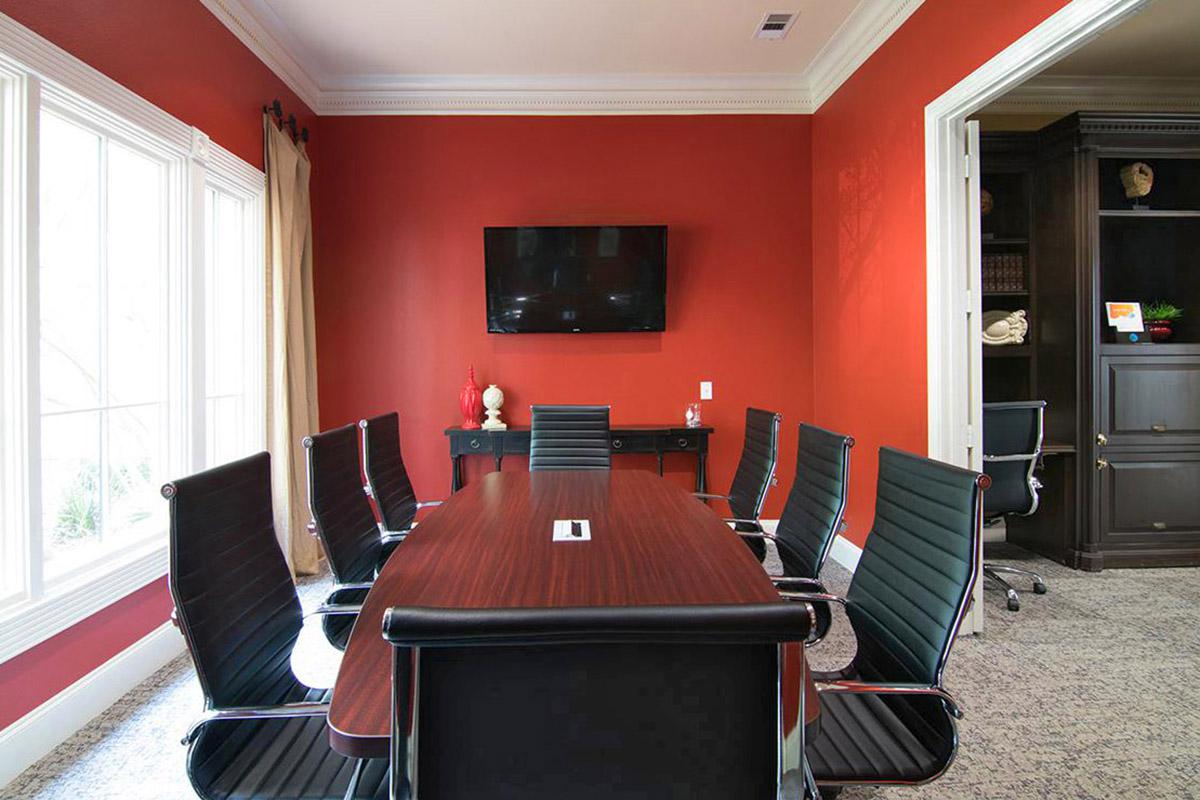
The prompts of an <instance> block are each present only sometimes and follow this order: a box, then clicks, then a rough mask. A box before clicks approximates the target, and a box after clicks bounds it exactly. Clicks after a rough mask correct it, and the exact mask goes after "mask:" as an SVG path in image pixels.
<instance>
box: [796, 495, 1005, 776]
mask: <svg viewBox="0 0 1200 800" xmlns="http://www.w3.org/2000/svg"><path fill="white" fill-rule="evenodd" d="M991 483H992V480H991V478H990V477H988V476H987V475H983V474H981V475H980V476H979V477H978V478H977V479H976V485H977V486H978V487H979V489H980V490H985V489H987V488H988V487H989V486H991ZM975 506H976V507H975V523H974V526H973V527H974V531H973V532H972V536H971V540H972V544H971V572H970V577H969V578H968V581H967V588H966V591H965V592H963V596H962V600H961V601H960V602H959V605H958V608H957V610H956V611H955V615H954V623H953V625H952V626H951V630H950V635H949V636H948V637H947V639H946V644H945V646H944V647H943V648H942V652H941V656H940V658H939V662H938V667H937V670H936V672H935V675H934V678H935V679H934V682H933V683H932V684H929V685H924V684H918V683H872V682H866V681H856V680H847V679H846V677H845V676H846V674H847V672H848V671H849V670H850V668H851V667H852V665H853V661H851V663H849V664H847V665H846V666H844V667H842V668H841V669H838V670H833V671H830V672H813V673H812V678H813V683H814V684H815V686H816V689H817V694H818V695H820V694H822V693H824V692H834V693H849V694H875V695H885V696H886V695H892V696H895V695H928V696H932V697H936V698H938V699H940V700H941V701H942V704H943V705H944V706H945V708H946V712H947V713H948V714H949V715H950V718H951V723H950V724H951V728H952V730H953V732H954V736H953V743H952V750H951V756H950V758H949V759H948V760H947V762H946V764H945V766H943V767H942V769H941V770H940V771H939V772H938V773H937V774H935V775H931V776H930V777H928V778H925V779H924V780H919V781H871V782H869V784H868V783H867V782H859V781H827V782H825V784H826V785H828V786H837V787H842V786H860V785H864V784H867V785H872V786H877V785H903V786H921V785H924V784H926V783H931V782H933V781H935V780H937V779H938V778H940V777H941V776H942V775H945V774H946V770H948V769H950V767H951V766H952V765H953V764H954V759H955V758H956V756H957V754H958V741H959V739H958V726H957V725H956V724H955V722H954V721H955V720H961V719H962V718H963V712H962V709H961V708H960V707H959V705H958V702H957V701H956V700H955V699H954V696H953V695H952V694H950V692H949V690H948V689H946V687H945V685H944V684H943V677H944V675H945V670H946V662H947V661H948V660H949V658H950V649H951V647H952V646H953V645H954V641H955V639H957V638H958V634H959V631H960V629H961V628H962V623H963V620H964V619H965V618H966V615H967V609H968V608H970V606H971V595H972V593H973V591H974V588H975V583H976V581H977V580H979V577H980V575H979V573H980V570H979V564H980V555H981V554H982V551H983V536H982V532H983V491H980V492H979V493H978V494H977V495H976V500H975ZM780 596H781V597H783V598H784V599H785V600H789V601H800V602H805V603H808V604H810V606H812V605H813V604H816V603H836V604H838V605H840V606H842V608H843V609H844V608H845V607H846V598H844V597H842V596H840V595H836V594H832V593H830V592H821V593H815V592H788V591H781V592H780ZM806 763H807V762H806Z"/></svg>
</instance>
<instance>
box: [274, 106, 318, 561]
mask: <svg viewBox="0 0 1200 800" xmlns="http://www.w3.org/2000/svg"><path fill="white" fill-rule="evenodd" d="M263 138H264V141H265V147H266V152H265V161H266V173H267V199H266V211H267V236H266V246H267V278H266V284H267V285H266V304H267V308H266V317H267V324H266V329H267V437H268V438H267V442H268V448H269V449H270V451H271V470H272V475H271V482H272V490H273V492H274V498H273V501H274V505H275V531H276V535H278V536H279V540H280V546H281V547H282V548H283V552H284V553H285V554H286V555H287V560H288V564H289V565H290V566H291V568H292V572H293V573H294V574H296V575H311V574H313V573H315V572H316V571H317V566H318V561H319V559H320V549H319V548H318V545H317V541H316V539H314V538H313V537H312V536H310V535H309V534H308V530H307V526H308V522H309V512H308V503H307V486H306V483H307V477H306V470H305V463H304V448H303V447H301V446H300V440H301V439H302V438H303V437H304V436H307V435H308V434H310V433H314V432H316V431H317V426H318V424H319V423H318V418H317V340H316V325H315V318H314V307H313V253H312V208H311V205H310V201H309V186H308V183H309V176H310V174H311V172H312V167H311V164H310V163H309V160H308V154H307V153H306V152H305V149H304V144H303V143H297V142H293V141H292V138H291V136H289V135H288V134H287V133H286V132H284V131H281V130H279V128H277V127H276V126H275V124H274V122H273V121H272V120H271V117H270V116H269V115H267V114H264V115H263Z"/></svg>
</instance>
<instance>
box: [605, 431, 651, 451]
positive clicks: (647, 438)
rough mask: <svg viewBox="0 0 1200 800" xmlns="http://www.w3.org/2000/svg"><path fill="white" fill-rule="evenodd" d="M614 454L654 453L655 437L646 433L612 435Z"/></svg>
mask: <svg viewBox="0 0 1200 800" xmlns="http://www.w3.org/2000/svg"><path fill="white" fill-rule="evenodd" d="M612 450H613V452H614V453H654V452H656V448H655V446H654V436H653V435H650V434H644V433H627V434H622V433H616V432H614V433H613V435H612Z"/></svg>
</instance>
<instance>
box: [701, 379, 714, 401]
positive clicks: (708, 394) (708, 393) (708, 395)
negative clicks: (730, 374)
mask: <svg viewBox="0 0 1200 800" xmlns="http://www.w3.org/2000/svg"><path fill="white" fill-rule="evenodd" d="M700 399H701V400H712V381H700Z"/></svg>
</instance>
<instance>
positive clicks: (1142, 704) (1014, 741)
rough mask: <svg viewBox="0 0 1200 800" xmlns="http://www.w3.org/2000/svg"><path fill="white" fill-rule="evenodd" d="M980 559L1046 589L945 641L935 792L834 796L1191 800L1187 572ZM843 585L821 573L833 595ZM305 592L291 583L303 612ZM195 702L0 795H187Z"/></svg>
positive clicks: (1195, 740) (1196, 644)
mask: <svg viewBox="0 0 1200 800" xmlns="http://www.w3.org/2000/svg"><path fill="white" fill-rule="evenodd" d="M989 553H992V554H994V555H1002V556H1003V557H998V558H997V559H996V560H999V561H1002V562H1007V563H1013V564H1018V565H1019V564H1021V563H1024V562H1029V563H1032V564H1034V565H1035V567H1036V568H1037V569H1039V570H1041V571H1042V572H1043V574H1044V576H1045V578H1046V580H1047V582H1048V583H1049V585H1050V593H1049V594H1047V595H1044V596H1036V595H1034V594H1033V593H1032V592H1026V593H1023V594H1022V600H1023V606H1022V609H1021V611H1020V612H1018V613H1015V614H1014V613H1011V612H1009V611H1006V610H1005V608H1004V597H1003V595H1002V594H1000V593H999V592H997V591H988V592H986V602H987V617H986V633H985V634H984V635H983V636H980V637H966V638H964V639H962V640H960V641H959V642H958V643H957V644H956V645H955V647H954V651H953V653H952V654H951V657H950V665H949V667H948V669H947V672H946V680H947V684H948V686H949V687H950V689H951V691H953V692H954V693H955V695H956V696H957V697H958V699H959V700H960V702H961V705H962V706H963V709H964V711H965V713H966V718H965V719H964V720H963V722H962V724H961V727H960V729H959V732H960V740H961V746H960V750H959V756H958V760H957V761H956V762H955V764H954V765H953V766H952V767H951V768H950V770H949V772H947V773H946V775H945V776H944V777H943V778H942V779H941V780H940V781H938V782H936V783H934V784H931V785H928V786H925V787H920V788H910V787H891V788H870V789H860V788H855V789H852V790H850V789H848V790H846V791H844V792H843V793H842V795H841V797H842V798H843V800H851V798H928V799H929V800H933V798H946V799H947V800H962V799H963V798H987V799H988V800H1001V799H1002V798H1030V797H1035V798H1097V800H1109V799H1110V798H1143V797H1144V798H1197V797H1200V571H1195V570H1184V569H1171V570H1110V571H1106V572H1103V573H1100V574H1090V573H1083V572H1075V571H1072V570H1069V569H1066V568H1065V567H1061V566H1058V565H1055V564H1052V563H1050V562H1048V561H1045V560H1043V559H1036V558H1033V557H1030V556H1028V555H1027V554H1024V553H1023V551H1020V550H1018V549H1015V548H1011V547H1001V549H999V550H990V551H989ZM848 579H849V575H848V574H847V573H846V572H845V570H842V569H841V568H839V567H837V566H836V565H833V566H830V567H829V569H828V570H827V581H828V583H829V585H830V588H831V589H833V590H835V591H841V590H844V587H845V585H846V582H847V581H848ZM1017 588H1018V590H1020V589H1021V588H1022V587H1021V585H1020V584H1018V586H1017ZM320 589H321V587H320V586H319V585H308V586H305V587H303V593H304V594H305V596H306V604H308V603H312V602H315V601H316V600H317V599H318V598H319V597H320ZM841 622H843V624H841V625H839V624H837V623H835V632H834V635H832V636H831V637H830V638H829V640H827V641H826V642H825V643H823V644H822V645H821V646H820V647H819V648H817V649H816V650H815V651H814V652H813V660H814V664H815V665H816V666H817V667H818V668H819V669H830V668H835V667H839V666H842V664H843V663H844V662H845V661H846V660H848V659H849V657H850V655H851V654H852V652H853V643H852V642H851V641H850V640H849V638H848V637H847V636H846V635H845V631H846V627H845V625H844V620H842V621H841ZM300 661H302V662H303V665H304V669H305V674H306V677H310V679H312V680H315V679H316V678H317V677H318V676H319V675H320V674H321V673H322V672H325V673H328V669H327V667H328V663H329V659H328V651H326V650H324V648H323V642H322V641H321V640H320V638H319V634H316V635H315V636H309V637H306V639H305V643H304V652H303V653H302V654H301V658H300ZM200 708H201V696H200V690H199V687H198V685H197V683H196V680H195V677H194V674H193V672H192V668H191V665H190V663H189V662H188V661H187V659H186V658H181V659H178V660H177V661H175V662H173V663H172V664H170V665H169V666H167V667H166V668H164V669H163V670H161V671H160V672H159V673H158V674H156V675H155V676H154V677H153V678H152V679H151V680H150V681H148V682H146V683H145V684H143V685H142V686H139V687H138V688H137V689H136V690H134V691H132V692H130V693H129V694H128V695H126V696H125V697H124V698H123V699H122V700H121V702H120V703H118V704H117V705H116V706H115V707H113V708H112V709H110V710H109V711H108V712H106V713H104V714H103V715H101V716H100V717H98V718H97V719H96V720H94V721H93V722H92V723H91V724H90V725H88V726H87V727H86V728H85V729H84V730H82V731H80V732H79V733H78V734H76V735H75V736H73V737H72V738H71V739H70V740H69V741H67V742H66V743H64V744H63V745H62V746H60V747H59V748H57V749H56V750H55V751H54V752H53V753H51V754H50V755H49V756H47V757H46V758H45V759H43V760H42V761H40V762H38V763H37V764H36V765H34V766H33V767H32V768H30V769H29V770H27V771H26V772H25V773H24V774H22V775H21V776H20V777H19V778H18V779H17V780H16V781H14V782H13V783H11V784H9V785H8V786H7V787H5V788H4V789H2V790H0V797H4V798H22V800H50V798H56V799H58V798H63V799H66V798H70V799H71V800H75V799H76V798H88V799H89V800H91V799H93V798H94V799H95V800H109V799H110V798H111V799H112V800H116V798H120V799H121V800H176V799H178V800H184V799H185V798H193V797H195V795H194V794H193V793H192V791H191V788H190V786H189V785H188V781H187V777H186V776H185V774H184V769H183V764H184V750H185V748H184V747H182V746H181V745H180V744H179V737H180V735H181V734H182V733H183V731H184V730H185V728H186V727H187V724H188V722H189V721H190V720H191V718H192V717H193V716H194V715H195V714H196V713H198V712H199V710H200ZM2 755H3V754H0V757H2ZM731 800H735V799H731Z"/></svg>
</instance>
